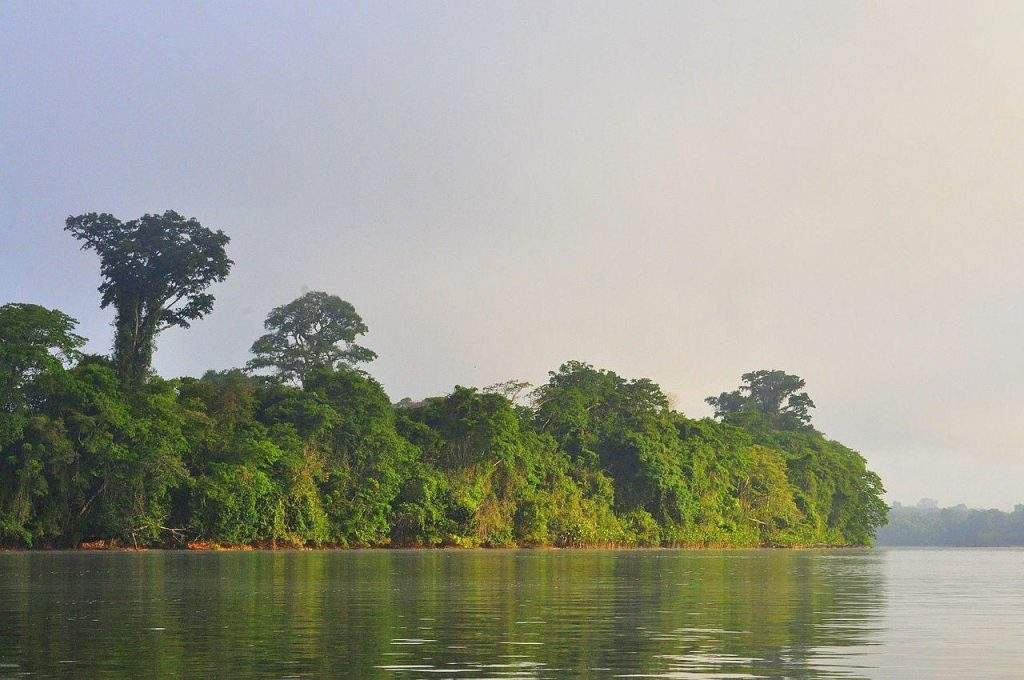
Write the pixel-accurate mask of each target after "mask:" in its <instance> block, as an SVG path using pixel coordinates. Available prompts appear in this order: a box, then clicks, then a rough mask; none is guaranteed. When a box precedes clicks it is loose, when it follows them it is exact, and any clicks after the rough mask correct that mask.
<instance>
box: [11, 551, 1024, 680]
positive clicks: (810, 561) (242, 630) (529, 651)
mask: <svg viewBox="0 0 1024 680" xmlns="http://www.w3.org/2000/svg"><path fill="white" fill-rule="evenodd" d="M25 675H30V676H32V677H59V678H72V677H73V678H122V677H147V678H204V677H219V678H224V679H227V678H245V677H252V678H298V677H338V678H394V679H396V680H412V679H413V678H434V679H437V678H446V677H451V678H461V679H466V680H468V679H470V678H476V679H479V678H613V677H632V678H779V677H794V678H945V677H948V678H989V679H990V678H1021V677H1024V551H1022V550H982V549H977V550H898V549H888V550H877V551H853V552H850V551H846V552H821V551H807V552H803V551H750V552H683V551H650V552H610V551H609V552H603V551H602V552H587V551H581V552H575V551H511V552H496V551H486V552H484V551H480V552H477V551H471V552H437V551H434V552H432V551H422V552H404V551H368V552H307V553H302V552H292V553H288V552H285V553H280V552H279V553H229V554H196V553H175V552H150V553H141V554H110V553H108V554H102V553H5V554H4V553H0V678H2V677H21V676H25Z"/></svg>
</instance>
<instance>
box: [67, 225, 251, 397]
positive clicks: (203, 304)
mask: <svg viewBox="0 0 1024 680" xmlns="http://www.w3.org/2000/svg"><path fill="white" fill-rule="evenodd" d="M65 231H68V232H69V233H71V234H72V235H73V236H74V237H75V238H77V239H79V240H80V241H82V248H83V249H88V250H94V251H96V253H97V254H98V255H99V256H100V273H101V274H102V275H103V283H102V284H100V287H99V291H100V293H101V295H102V297H101V300H100V306H101V307H103V308H104V309H105V308H106V307H107V306H109V305H113V306H114V309H115V310H116V311H117V316H116V319H115V321H114V326H115V328H116V331H117V332H116V335H115V338H114V363H115V365H116V366H117V372H118V375H119V376H120V378H121V379H122V380H123V381H124V382H125V383H126V384H128V385H131V386H137V385H140V384H142V382H143V381H144V380H145V378H146V375H147V373H148V371H149V366H150V363H151V362H152V358H153V345H154V341H155V339H156V336H157V334H158V333H160V332H161V331H162V330H164V329H166V328H169V327H171V326H180V327H182V328H188V327H189V325H190V324H191V322H193V321H195V320H197V319H201V318H202V317H203V316H205V315H206V314H208V313H209V312H210V310H211V309H213V296H212V295H210V294H209V293H206V292H205V291H206V289H207V288H208V287H209V286H210V284H211V283H214V282H217V281H223V280H224V279H225V278H226V277H227V275H228V272H229V271H230V270H231V265H232V262H231V260H229V259H228V257H227V255H226V254H225V252H224V246H225V245H227V243H228V240H229V239H228V237H227V236H225V235H224V232H222V231H219V230H218V231H211V230H210V229H207V228H206V227H204V226H203V225H201V224H200V223H199V221H198V220H196V219H195V218H194V217H193V218H185V217H182V216H181V215H179V214H178V213H176V212H174V211H171V210H168V211H166V212H165V213H163V214H162V215H149V214H147V215H143V216H142V217H140V218H138V219H135V220H130V221H128V222H122V221H120V220H119V219H117V218H116V217H114V216H113V215H109V214H107V213H102V214H97V213H88V214H85V215H78V216H77V217H68V219H67V222H66V226H65Z"/></svg>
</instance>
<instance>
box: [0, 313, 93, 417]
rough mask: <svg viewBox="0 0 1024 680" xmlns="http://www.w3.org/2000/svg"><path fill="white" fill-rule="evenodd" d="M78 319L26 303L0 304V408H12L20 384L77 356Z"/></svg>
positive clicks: (18, 392) (78, 343)
mask: <svg viewBox="0 0 1024 680" xmlns="http://www.w3.org/2000/svg"><path fill="white" fill-rule="evenodd" d="M77 324H78V322H77V321H76V320H75V319H72V318H71V317H70V316H68V315H67V314H65V313H63V312H61V311H58V310H56V309H47V308H46V307H40V306H39V305H33V304H28V303H15V302H12V303H10V304H6V305H4V306H2V307H0V411H11V410H13V409H14V408H15V401H16V396H17V395H18V394H20V390H21V388H22V386H23V385H24V384H25V382H27V381H28V380H31V379H32V377H33V376H35V375H38V374H39V373H42V372H45V371H49V370H54V369H59V368H61V367H62V365H63V364H64V363H68V362H71V361H73V360H75V359H77V358H79V357H80V356H81V353H80V352H79V348H80V347H81V346H82V345H83V344H85V338H83V337H82V336H80V335H76V334H75V333H74V329H75V326H76V325H77Z"/></svg>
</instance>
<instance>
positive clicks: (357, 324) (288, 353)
mask: <svg viewBox="0 0 1024 680" xmlns="http://www.w3.org/2000/svg"><path fill="white" fill-rule="evenodd" d="M263 325H264V327H265V328H266V329H267V331H268V332H267V333H266V334H265V335H263V336H261V337H260V338H259V339H257V340H256V342H254V343H253V345H252V349H251V351H252V353H253V354H254V355H255V356H254V357H253V358H252V359H251V360H250V361H249V363H248V364H246V368H247V369H248V370H250V371H257V370H260V369H264V368H270V369H273V370H274V371H275V372H276V373H277V375H278V376H280V377H281V378H282V379H283V380H286V381H299V382H304V381H305V380H306V378H307V377H308V376H309V375H310V374H312V373H313V372H314V371H316V370H319V369H324V368H327V369H336V368H340V367H343V366H348V367H351V366H354V365H356V364H358V363H363V362H367V361H373V360H374V359H376V358H377V355H376V354H375V353H374V352H373V351H371V350H369V349H367V348H365V347H362V346H360V345H357V344H356V338H357V337H359V336H360V335H363V334H364V333H366V332H367V330H368V329H367V327H366V324H365V323H363V319H362V317H360V316H359V314H358V313H357V312H356V309H355V307H353V306H352V305H351V303H349V302H346V301H345V300H342V299H341V298H340V297H338V296H337V295H331V294H329V293H324V292H322V291H311V292H309V293H306V294H304V295H302V296H301V297H299V298H297V299H295V300H292V301H291V302H289V303H288V304H286V305H282V306H280V307H275V308H274V309H273V310H271V312H270V314H268V315H267V320H266V321H265V322H264V324H263Z"/></svg>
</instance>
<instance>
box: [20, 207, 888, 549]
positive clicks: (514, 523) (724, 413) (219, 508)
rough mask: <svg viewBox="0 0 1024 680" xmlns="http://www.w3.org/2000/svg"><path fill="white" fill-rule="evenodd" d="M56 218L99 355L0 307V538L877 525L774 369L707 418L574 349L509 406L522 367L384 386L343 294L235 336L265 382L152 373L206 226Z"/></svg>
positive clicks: (864, 481) (511, 542)
mask: <svg viewBox="0 0 1024 680" xmlns="http://www.w3.org/2000/svg"><path fill="white" fill-rule="evenodd" d="M67 228H68V230H69V231H71V232H72V233H73V234H74V235H75V236H77V237H78V238H81V239H82V240H83V241H85V247H87V248H92V249H94V250H96V251H97V252H98V253H99V254H100V256H101V260H102V271H103V275H104V283H103V285H102V286H101V288H100V291H101V292H102V294H103V298H102V301H101V304H102V305H103V306H104V307H105V306H107V305H110V304H113V305H114V306H115V308H116V310H117V320H116V323H115V325H116V328H117V331H116V332H117V338H116V340H115V347H114V358H113V360H112V361H111V360H107V359H106V358H103V357H82V356H81V355H80V353H79V348H80V347H81V345H82V344H83V342H84V340H83V339H82V338H80V337H79V336H77V335H75V333H74V326H75V321H74V320H73V319H71V318H70V317H68V316H66V315H64V314H63V313H61V312H58V311H56V310H48V309H45V308H42V307H38V306H36V305H28V304H8V305H4V306H3V307H0V546H41V545H54V546H69V545H71V546H73V545H76V544H78V543H79V542H81V541H83V540H95V539H106V540H116V541H119V542H120V543H121V544H123V545H174V546H180V545H182V544H184V543H187V542H188V541H201V542H209V543H224V544H249V545H269V546H276V545H285V546H321V545H336V546H343V547H349V546H351V547H355V546H385V545H408V546H463V547H476V546H486V547H502V546H563V547H570V546H602V545H605V546H611V545H618V546H636V547H654V546H761V545H778V546H786V545H789V546H792V545H826V544H827V545H851V544H858V545H859V544H866V543H869V542H870V541H871V540H872V537H873V536H874V533H875V531H876V529H877V528H878V527H879V526H881V525H883V524H884V523H885V521H886V513H887V510H888V509H887V508H886V506H885V504H884V503H883V502H882V500H881V495H882V493H883V489H882V485H881V481H880V480H879V478H878V476H877V475H875V474H874V473H873V472H871V471H870V470H868V469H867V466H866V463H865V461H864V458H863V457H861V456H860V455H859V454H858V453H857V452H855V451H853V450H851V449H849V448H847V447H845V446H843V445H842V444H839V443H838V442H834V441H831V440H828V439H826V438H825V437H824V436H823V435H822V434H821V433H819V432H818V431H816V430H815V429H813V428H812V427H811V426H810V416H809V414H808V410H809V409H810V408H812V407H813V406H814V404H813V402H812V401H811V399H810V397H808V396H807V394H806V392H803V391H801V390H803V388H804V381H803V380H802V379H801V378H799V377H797V376H793V375H789V374H786V373H784V372H782V371H755V372H752V373H747V374H745V375H744V376H743V381H744V384H743V385H742V386H741V387H740V388H739V389H738V390H736V391H734V392H727V393H723V394H722V395H720V396H719V397H714V398H711V399H709V400H708V401H709V403H711V404H712V405H714V406H715V410H716V417H719V418H720V419H721V420H720V421H716V420H712V419H703V420H693V419H690V418H687V417H686V416H684V415H683V414H681V413H678V412H676V411H673V410H672V409H671V408H670V406H669V400H668V399H667V397H666V396H665V394H664V393H663V392H662V390H661V388H660V387H658V385H656V384H655V383H654V382H652V381H651V380H649V379H646V378H642V379H626V378H623V377H620V376H619V375H617V374H616V373H614V372H612V371H607V370H601V369H597V368H595V367H593V366H591V365H589V364H586V363H582V362H579V361H570V362H568V363H565V364H563V365H562V366H561V367H560V368H559V369H558V370H557V371H552V372H551V373H550V374H549V378H548V381H547V383H546V384H544V385H542V386H540V387H539V388H537V389H536V390H534V391H533V393H532V398H533V400H532V403H531V404H529V405H526V404H525V403H524V401H523V400H522V399H521V397H522V395H523V394H524V393H525V391H526V389H527V388H528V387H529V385H528V384H527V383H525V382H522V381H508V382H505V383H499V384H497V385H494V386H491V387H489V388H486V389H485V390H482V391H481V390H477V389H475V388H470V387H461V386H457V387H455V389H454V390H453V391H452V392H451V393H450V394H448V395H445V396H441V397H433V398H429V399H425V400H422V401H419V402H413V401H411V400H408V399H406V400H402V401H401V402H399V403H398V404H392V403H391V401H390V400H389V399H388V396H387V394H386V393H385V392H384V389H383V388H382V387H381V385H380V384H379V383H378V382H377V381H375V380H374V379H373V378H371V377H369V376H368V375H367V374H366V373H364V372H362V371H359V370H356V369H354V368H353V365H354V364H356V363H358V362H363V361H368V360H370V359H373V358H374V356H375V355H374V354H373V353H372V352H370V351H369V350H367V349H365V348H363V347H360V346H358V345H356V344H355V340H356V338H357V337H358V336H359V335H362V334H363V333H365V332H366V326H365V324H363V322H362V319H361V318H360V317H359V315H358V314H357V313H356V311H355V309H354V308H353V307H352V306H351V305H350V304H348V303H347V302H345V301H343V300H341V299H340V298H337V297H335V296H331V295H327V294H325V293H309V294H306V295H304V296H303V297H301V298H299V299H298V300H296V301H294V302H292V303H290V304H288V305H285V306H283V307H279V308H277V309H275V310H273V311H272V312H271V313H270V316H268V318H267V322H266V328H267V330H268V333H267V334H266V335H264V336H263V337H262V338H260V339H259V340H257V341H256V343H255V344H254V345H253V352H254V353H255V355H256V356H255V358H254V359H253V360H252V361H250V362H249V364H248V366H247V370H248V371H253V370H257V369H263V368H273V369H274V370H275V371H276V373H277V375H276V376H275V377H270V378H267V377H254V376H252V375H250V374H249V373H247V372H246V371H242V370H230V371H224V372H212V371H211V372H208V373H207V374H206V375H204V376H203V377H201V378H198V379H196V378H181V379H178V380H163V379H161V378H159V377H156V376H150V375H148V368H149V360H150V355H151V352H152V343H153V338H154V337H155V335H156V333H158V332H159V330H160V329H161V328H164V327H167V326H172V325H177V326H186V327H187V326H188V324H189V322H190V321H192V320H195V319H198V318H200V317H202V316H203V315H204V314H205V313H207V312H208V311H209V310H210V308H211V305H212V302H213V298H212V297H211V296H209V295H208V294H206V293H205V292H203V291H205V289H206V288H207V286H208V285H209V284H210V283H211V282H212V281H218V280H221V279H223V278H224V276H226V274H227V272H228V269H229V268H230V266H231V261H230V260H228V259H227V258H226V256H225V255H224V250H223V246H224V245H225V244H226V242H227V237H226V236H224V235H223V234H221V233H220V232H211V231H210V230H208V229H205V228H203V227H202V226H201V225H200V224H199V223H198V222H196V221H195V220H186V219H184V218H182V217H181V216H180V215H177V214H176V213H165V214H164V215H162V216H151V215H147V216H145V217H143V218H141V219H139V220H134V221H132V222H128V223H121V222H119V221H118V220H116V219H114V218H113V217H111V216H110V215H95V214H90V215H83V216H80V217H77V218H69V220H68V227H67ZM299 385H301V387H300V386H299Z"/></svg>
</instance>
